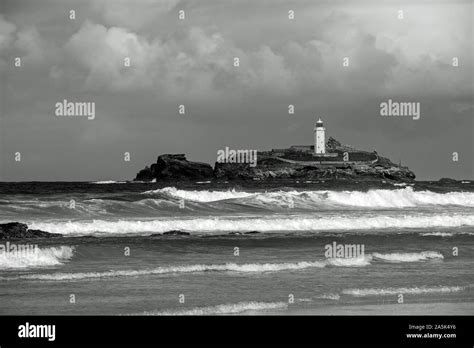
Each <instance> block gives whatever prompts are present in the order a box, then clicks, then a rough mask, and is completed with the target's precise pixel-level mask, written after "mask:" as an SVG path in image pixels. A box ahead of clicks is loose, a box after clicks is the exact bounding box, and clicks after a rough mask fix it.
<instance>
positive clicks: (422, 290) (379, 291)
mask: <svg viewBox="0 0 474 348" xmlns="http://www.w3.org/2000/svg"><path fill="white" fill-rule="evenodd" d="M462 290H464V288H463V287H461V286H438V287H431V288H430V287H424V286H423V287H411V288H368V289H346V290H343V291H342V293H343V294H345V295H351V296H355V297H364V296H385V295H398V294H428V293H448V292H458V291H462Z"/></svg>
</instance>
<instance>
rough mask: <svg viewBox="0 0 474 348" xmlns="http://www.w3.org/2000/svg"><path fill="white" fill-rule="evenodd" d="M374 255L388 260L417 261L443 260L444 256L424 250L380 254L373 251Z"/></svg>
mask: <svg viewBox="0 0 474 348" xmlns="http://www.w3.org/2000/svg"><path fill="white" fill-rule="evenodd" d="M372 256H373V257H374V258H376V259H380V260H384V261H388V262H417V261H428V260H443V259H444V256H443V255H442V254H441V253H439V252H437V251H422V252H419V253H391V254H380V253H373V254H372Z"/></svg>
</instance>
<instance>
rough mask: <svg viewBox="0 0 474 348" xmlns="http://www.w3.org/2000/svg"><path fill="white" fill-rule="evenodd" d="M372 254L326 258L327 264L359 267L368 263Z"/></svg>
mask: <svg viewBox="0 0 474 348" xmlns="http://www.w3.org/2000/svg"><path fill="white" fill-rule="evenodd" d="M370 261H372V256H371V255H367V256H361V257H352V258H329V259H327V263H328V265H331V266H341V267H361V266H368V265H370Z"/></svg>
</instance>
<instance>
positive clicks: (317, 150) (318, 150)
mask: <svg viewBox="0 0 474 348" xmlns="http://www.w3.org/2000/svg"><path fill="white" fill-rule="evenodd" d="M325 131H326V128H324V125H323V121H321V119H319V120H318V122H316V127H314V154H315V155H324V154H326V145H325V143H326V142H325V137H324V132H325Z"/></svg>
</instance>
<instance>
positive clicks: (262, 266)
mask: <svg viewBox="0 0 474 348" xmlns="http://www.w3.org/2000/svg"><path fill="white" fill-rule="evenodd" d="M325 266H326V263H325V262H318V261H314V262H308V261H301V262H294V263H290V262H288V263H250V264H236V263H226V264H221V265H212V264H211V265H182V266H168V267H157V268H152V269H142V270H114V271H105V272H80V273H51V274H28V275H24V276H19V277H18V278H19V279H30V280H58V281H61V280H81V279H94V278H111V277H134V276H143V275H157V274H169V273H199V272H243V273H263V272H278V271H291V270H301V269H305V268H322V267H325Z"/></svg>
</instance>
